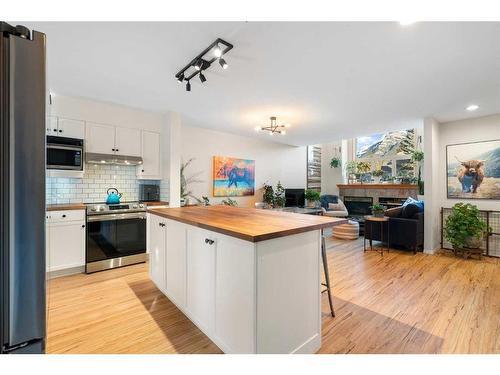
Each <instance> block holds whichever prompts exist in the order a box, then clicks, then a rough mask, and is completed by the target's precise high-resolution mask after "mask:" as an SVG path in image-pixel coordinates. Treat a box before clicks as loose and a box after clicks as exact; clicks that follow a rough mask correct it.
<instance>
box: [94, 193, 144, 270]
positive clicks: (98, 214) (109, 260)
mask: <svg viewBox="0 0 500 375" xmlns="http://www.w3.org/2000/svg"><path fill="white" fill-rule="evenodd" d="M86 243H87V245H86V254H85V258H86V267H85V268H86V272H87V273H92V272H96V271H103V270H106V269H110V268H116V267H122V266H127V265H130V264H135V263H142V262H145V261H146V259H147V255H146V207H145V206H144V205H143V204H142V203H139V202H128V203H122V204H110V205H107V204H92V205H88V206H87V241H86Z"/></svg>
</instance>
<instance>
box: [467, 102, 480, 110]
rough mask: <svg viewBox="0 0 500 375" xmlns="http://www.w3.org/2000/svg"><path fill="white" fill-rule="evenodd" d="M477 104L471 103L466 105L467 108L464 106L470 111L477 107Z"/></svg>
mask: <svg viewBox="0 0 500 375" xmlns="http://www.w3.org/2000/svg"><path fill="white" fill-rule="evenodd" d="M478 108H479V106H478V105H477V104H471V105H469V106H467V108H465V109H466V110H468V111H470V112H472V111H475V110H476V109H478Z"/></svg>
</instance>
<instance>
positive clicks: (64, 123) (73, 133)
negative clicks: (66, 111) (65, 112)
mask: <svg viewBox="0 0 500 375" xmlns="http://www.w3.org/2000/svg"><path fill="white" fill-rule="evenodd" d="M57 124H58V133H59V135H60V136H61V137H67V138H78V139H83V138H85V122H84V121H81V120H71V119H67V118H61V117H59V118H58V120H57Z"/></svg>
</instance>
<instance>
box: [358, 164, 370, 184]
mask: <svg viewBox="0 0 500 375" xmlns="http://www.w3.org/2000/svg"><path fill="white" fill-rule="evenodd" d="M370 169H371V166H370V163H367V162H366V161H359V162H358V164H357V168H356V171H357V173H358V174H359V180H360V181H361V183H363V179H364V177H365V176H364V175H366V174H367V173H368V172H370Z"/></svg>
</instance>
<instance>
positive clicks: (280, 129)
mask: <svg viewBox="0 0 500 375" xmlns="http://www.w3.org/2000/svg"><path fill="white" fill-rule="evenodd" d="M269 119H270V120H271V123H270V125H269V126H257V127H256V128H255V131H257V132H258V131H263V132H268V133H269V135H274V134H281V135H285V134H286V130H285V128H289V127H290V124H278V122H277V120H276V116H271V117H270V118H269Z"/></svg>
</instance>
